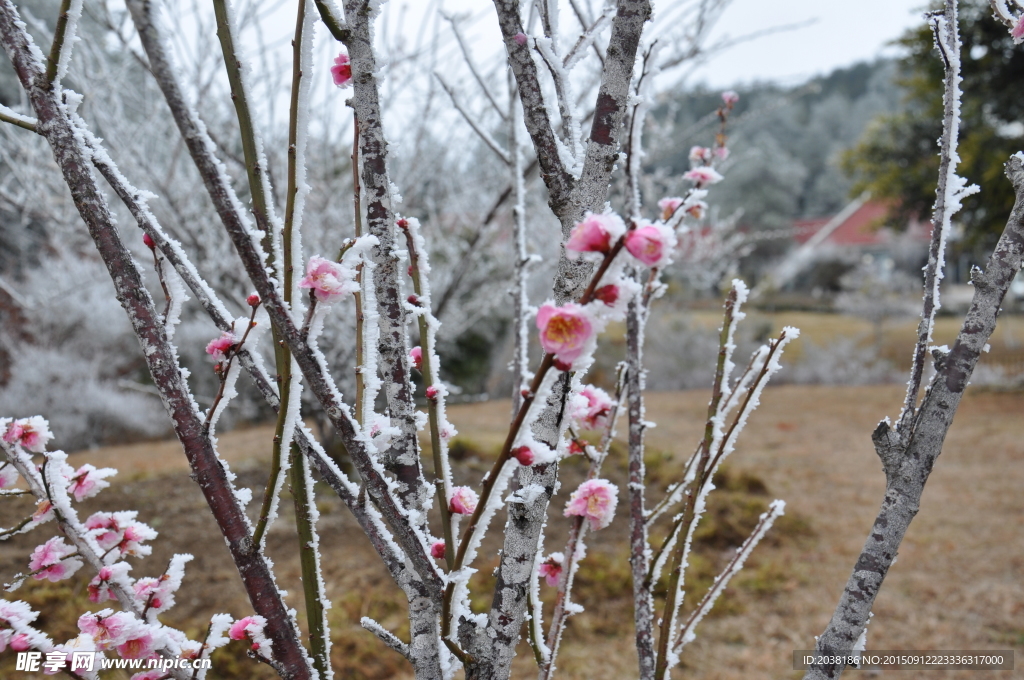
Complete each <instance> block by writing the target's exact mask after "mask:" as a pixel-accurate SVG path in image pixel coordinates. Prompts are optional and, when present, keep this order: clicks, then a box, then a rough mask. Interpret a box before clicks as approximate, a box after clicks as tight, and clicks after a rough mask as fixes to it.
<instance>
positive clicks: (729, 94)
mask: <svg viewBox="0 0 1024 680" xmlns="http://www.w3.org/2000/svg"><path fill="white" fill-rule="evenodd" d="M739 100H740V96H739V95H738V94H736V92H735V91H734V90H726V91H725V92H723V93H722V101H723V102H725V105H726V106H728V107H729V108H730V109H731V108H732V107H733V106H734V105H735V104H736V102H738V101H739Z"/></svg>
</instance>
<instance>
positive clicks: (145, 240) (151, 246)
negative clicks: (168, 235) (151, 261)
mask: <svg viewBox="0 0 1024 680" xmlns="http://www.w3.org/2000/svg"><path fill="white" fill-rule="evenodd" d="M142 242H143V243H145V244H146V247H147V248H149V249H150V250H156V242H155V241H154V240H153V237H152V236H150V235H149V234H143V235H142Z"/></svg>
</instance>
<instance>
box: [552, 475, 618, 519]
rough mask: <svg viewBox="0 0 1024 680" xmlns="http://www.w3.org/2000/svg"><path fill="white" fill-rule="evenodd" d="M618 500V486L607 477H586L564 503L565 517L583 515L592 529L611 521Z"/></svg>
mask: <svg viewBox="0 0 1024 680" xmlns="http://www.w3.org/2000/svg"><path fill="white" fill-rule="evenodd" d="M618 502H619V490H618V488H617V487H616V486H615V485H614V484H612V483H611V482H609V481H608V480H607V479H588V480H587V481H585V482H583V483H582V484H580V486H579V488H577V489H576V490H575V491H573V492H572V496H570V497H569V502H568V503H566V505H565V516H566V517H583V518H585V519H586V520H588V521H589V522H590V528H591V529H592V530H594V531H596V530H598V529H603V528H605V527H606V526H608V525H609V524H611V522H612V517H614V516H615V506H616V504H617V503H618Z"/></svg>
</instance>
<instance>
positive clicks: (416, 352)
mask: <svg viewBox="0 0 1024 680" xmlns="http://www.w3.org/2000/svg"><path fill="white" fill-rule="evenodd" d="M409 360H410V361H412V365H413V368H415V369H416V370H417V371H422V370H423V348H422V347H413V348H412V349H411V350H409Z"/></svg>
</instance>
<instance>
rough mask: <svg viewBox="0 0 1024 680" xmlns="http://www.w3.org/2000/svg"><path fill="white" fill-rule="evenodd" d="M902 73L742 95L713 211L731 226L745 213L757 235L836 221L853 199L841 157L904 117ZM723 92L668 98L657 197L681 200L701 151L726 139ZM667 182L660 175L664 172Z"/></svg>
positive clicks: (655, 118) (872, 70)
mask: <svg viewBox="0 0 1024 680" xmlns="http://www.w3.org/2000/svg"><path fill="white" fill-rule="evenodd" d="M895 66H896V65H895V63H894V62H893V61H890V60H879V61H875V62H873V63H860V64H856V65H854V66H851V67H848V68H843V69H837V70H835V71H833V72H832V73H830V74H828V75H826V76H822V77H818V78H814V79H812V80H810V81H808V82H806V83H804V84H802V85H798V86H795V87H780V86H778V85H774V84H770V83H765V84H755V85H753V86H750V87H746V88H742V89H739V90H738V92H739V94H740V97H741V99H740V101H739V103H738V104H737V106H736V110H735V112H734V117H733V120H732V121H730V124H729V128H728V130H727V133H728V135H729V142H728V146H729V148H730V151H731V155H730V157H729V159H728V160H727V161H726V162H725V163H724V164H723V165H722V166H721V169H722V172H723V174H725V175H726V178H727V180H726V181H724V182H722V183H721V184H718V185H715V187H714V189H713V190H712V192H711V195H710V196H709V203H711V204H712V206H713V207H714V206H718V207H719V208H720V211H721V214H722V215H723V216H726V215H729V214H731V213H732V212H733V211H735V210H736V209H742V210H743V211H744V215H743V218H742V220H741V221H742V223H743V224H744V225H746V226H748V227H750V228H752V229H786V228H789V227H790V226H791V225H792V222H793V220H794V219H802V218H814V217H821V216H825V215H830V214H834V213H835V212H837V211H839V210H840V209H841V208H842V207H843V206H844V205H845V204H846V203H847V201H848V200H849V198H850V195H849V194H850V187H851V183H852V182H851V180H850V179H849V178H847V177H846V176H845V175H844V174H843V172H842V170H841V169H840V168H839V164H838V160H839V156H840V155H841V153H842V152H843V151H844V150H846V149H847V148H849V147H851V146H853V144H854V143H855V142H856V141H857V140H858V139H859V138H860V136H861V134H862V133H863V132H864V129H865V127H866V126H867V125H868V124H869V123H870V122H871V120H872V119H873V118H875V117H876V116H878V115H880V114H883V113H890V112H893V111H895V110H896V109H897V108H898V106H899V103H900V100H901V98H902V96H903V94H902V91H901V90H900V88H899V87H898V86H897V85H895V84H894V83H893V77H894V75H895V72H896V68H895ZM720 102H721V99H720V92H719V91H718V90H707V89H703V88H697V89H693V90H689V91H684V92H681V93H677V94H672V95H670V96H666V97H663V100H662V101H661V103H660V104H659V105H658V107H657V108H656V109H655V110H654V112H653V114H652V116H651V123H652V131H651V132H652V134H651V136H650V137H649V140H650V141H649V142H648V143H647V147H648V149H649V151H648V156H647V158H646V161H645V162H646V164H647V165H648V166H650V168H651V169H652V170H654V169H655V168H657V169H659V170H660V171H661V173H660V174H661V177H662V179H661V184H662V186H657V187H656V190H664V191H665V192H666V193H668V192H674V191H678V190H679V189H680V188H681V186H682V183H681V182H680V180H679V175H680V174H681V173H682V172H685V171H686V170H687V169H688V168H689V160H688V158H687V155H688V153H689V149H690V147H691V146H693V145H695V144H700V145H703V146H708V145H710V144H711V142H712V141H713V138H714V134H715V132H717V129H718V121H717V119H714V118H713V116H709V115H708V114H709V112H713V111H714V110H715V109H716V107H717V106H718V105H719V103H720ZM655 172H656V174H657V171H655Z"/></svg>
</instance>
